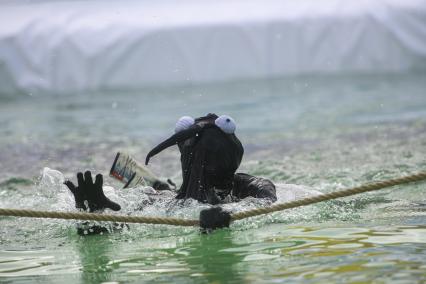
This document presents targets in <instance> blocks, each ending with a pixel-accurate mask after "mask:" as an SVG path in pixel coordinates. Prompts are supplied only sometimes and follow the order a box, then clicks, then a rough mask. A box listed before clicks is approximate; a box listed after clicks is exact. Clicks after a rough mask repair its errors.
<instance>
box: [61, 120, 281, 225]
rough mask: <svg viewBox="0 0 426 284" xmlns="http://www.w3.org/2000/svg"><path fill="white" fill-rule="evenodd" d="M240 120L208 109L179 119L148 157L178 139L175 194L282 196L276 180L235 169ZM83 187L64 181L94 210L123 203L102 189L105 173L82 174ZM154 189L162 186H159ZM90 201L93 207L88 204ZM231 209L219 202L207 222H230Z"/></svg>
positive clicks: (225, 198)
mask: <svg viewBox="0 0 426 284" xmlns="http://www.w3.org/2000/svg"><path fill="white" fill-rule="evenodd" d="M235 128H236V126H235V122H234V120H233V119H232V118H231V117H229V116H226V115H222V116H219V117H218V116H217V115H216V114H208V115H206V116H204V117H199V118H196V119H192V118H190V117H182V118H181V119H179V121H178V122H177V123H176V129H175V132H176V133H175V134H174V135H172V136H171V137H170V138H168V139H166V140H165V141H163V142H162V143H160V144H159V145H158V146H156V147H155V148H154V149H152V150H151V151H150V152H149V153H148V155H147V157H146V160H145V164H148V162H149V160H150V158H152V157H153V156H154V155H156V154H158V153H159V152H161V151H162V150H164V149H166V148H168V147H170V146H173V145H176V144H177V145H178V147H179V150H180V153H181V166H182V177H183V182H182V185H181V187H180V189H179V191H178V194H177V196H176V198H178V199H186V198H193V199H196V200H198V201H200V202H204V203H209V204H213V205H215V204H220V203H226V202H231V201H232V202H234V201H237V200H239V199H243V198H246V197H248V196H252V197H257V198H268V199H270V200H271V201H273V202H275V201H276V200H277V196H276V190H275V186H274V184H273V183H272V182H271V181H269V180H267V179H263V178H259V177H254V176H251V175H248V174H244V173H236V170H237V169H238V167H239V165H240V163H241V159H242V157H243V153H244V149H243V146H242V144H241V142H240V140H239V139H238V138H237V137H236V136H235V133H234V132H235ZM77 180H78V187H76V186H75V185H74V184H73V183H72V182H71V181H66V182H65V184H66V185H67V187H68V188H69V189H70V190H71V192H72V193H73V194H74V197H75V202H76V207H77V208H80V209H83V210H87V209H88V210H89V211H90V212H93V211H96V210H99V209H103V208H110V209H112V210H120V205H118V204H117V203H115V202H113V201H111V200H109V199H108V198H107V197H106V196H105V195H104V194H103V190H102V175H100V174H98V175H97V176H96V179H95V182H93V180H92V176H91V173H90V172H86V173H85V174H84V176H83V174H82V173H78V174H77ZM154 188H155V189H160V188H163V187H162V186H161V187H158V188H156V186H154ZM87 207H88V208H87ZM229 222H230V214H229V213H228V212H225V211H222V210H221V208H220V207H213V208H211V209H207V210H205V211H204V212H201V214H200V224H201V226H202V227H205V228H210V229H215V228H221V227H227V226H229Z"/></svg>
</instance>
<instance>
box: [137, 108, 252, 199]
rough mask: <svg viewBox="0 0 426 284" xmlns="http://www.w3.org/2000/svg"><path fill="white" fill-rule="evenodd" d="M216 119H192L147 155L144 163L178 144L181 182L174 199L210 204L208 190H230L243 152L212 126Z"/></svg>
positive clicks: (231, 136)
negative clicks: (181, 129) (192, 122)
mask: <svg viewBox="0 0 426 284" xmlns="http://www.w3.org/2000/svg"><path fill="white" fill-rule="evenodd" d="M217 118H218V116H217V115H215V114H208V115H206V116H204V117H199V118H197V119H195V123H194V124H193V125H192V126H190V127H189V128H188V129H186V130H183V131H180V132H178V133H176V134H174V135H172V136H171V137H170V138H168V139H166V140H165V141H163V142H161V143H160V144H159V145H157V146H156V147H154V148H153V149H152V150H151V151H150V152H149V153H148V155H147V157H146V160H145V163H146V164H148V162H149V160H150V158H152V157H153V156H155V155H156V154H158V153H160V152H161V151H163V150H164V149H166V148H168V147H170V146H173V145H178V147H179V150H180V153H181V165H182V177H183V182H182V186H181V188H180V190H179V194H178V196H177V198H194V199H197V200H199V201H202V202H210V201H209V194H210V193H211V192H212V190H214V189H220V190H221V191H222V192H225V193H226V192H229V191H230V190H231V189H232V181H233V177H234V174H235V171H236V170H237V168H238V167H239V165H240V163H241V159H242V157H243V153H244V149H243V147H242V145H241V142H240V141H239V139H238V138H237V137H236V136H235V134H227V133H225V132H223V131H222V130H221V129H220V128H219V127H218V126H216V124H215V120H216V119H217Z"/></svg>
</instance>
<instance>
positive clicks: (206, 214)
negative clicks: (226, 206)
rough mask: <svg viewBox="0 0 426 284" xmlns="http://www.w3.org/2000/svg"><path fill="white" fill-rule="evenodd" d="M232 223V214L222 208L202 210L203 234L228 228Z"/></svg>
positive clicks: (201, 224)
mask: <svg viewBox="0 0 426 284" xmlns="http://www.w3.org/2000/svg"><path fill="white" fill-rule="evenodd" d="M230 222H231V214H230V213H229V212H227V211H224V210H223V209H222V207H212V208H209V209H204V210H201V212H200V227H201V229H202V232H207V233H208V232H210V231H213V230H215V229H219V228H228V227H229V223H230Z"/></svg>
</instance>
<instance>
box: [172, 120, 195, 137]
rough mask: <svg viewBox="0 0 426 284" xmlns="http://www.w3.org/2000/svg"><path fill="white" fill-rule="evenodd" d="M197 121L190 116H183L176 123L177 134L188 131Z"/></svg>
mask: <svg viewBox="0 0 426 284" xmlns="http://www.w3.org/2000/svg"><path fill="white" fill-rule="evenodd" d="M194 123H195V120H194V119H193V118H192V117H190V116H182V117H181V118H179V120H178V121H177V122H176V126H175V133H178V132H181V131H182V130H186V129H188V128H190V127H191V126H192V125H194Z"/></svg>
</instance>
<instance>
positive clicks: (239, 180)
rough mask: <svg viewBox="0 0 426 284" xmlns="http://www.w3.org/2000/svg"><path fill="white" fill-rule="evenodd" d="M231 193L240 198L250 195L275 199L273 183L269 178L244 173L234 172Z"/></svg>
mask: <svg viewBox="0 0 426 284" xmlns="http://www.w3.org/2000/svg"><path fill="white" fill-rule="evenodd" d="M232 195H233V196H235V197H237V198H240V199H243V198H246V197H248V196H252V197H256V198H269V199H271V200H272V201H274V202H275V201H277V193H276V189H275V185H274V184H273V183H272V182H271V181H270V180H268V179H264V178H260V177H255V176H251V175H248V174H244V173H236V174H235V176H234V186H233V190H232Z"/></svg>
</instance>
